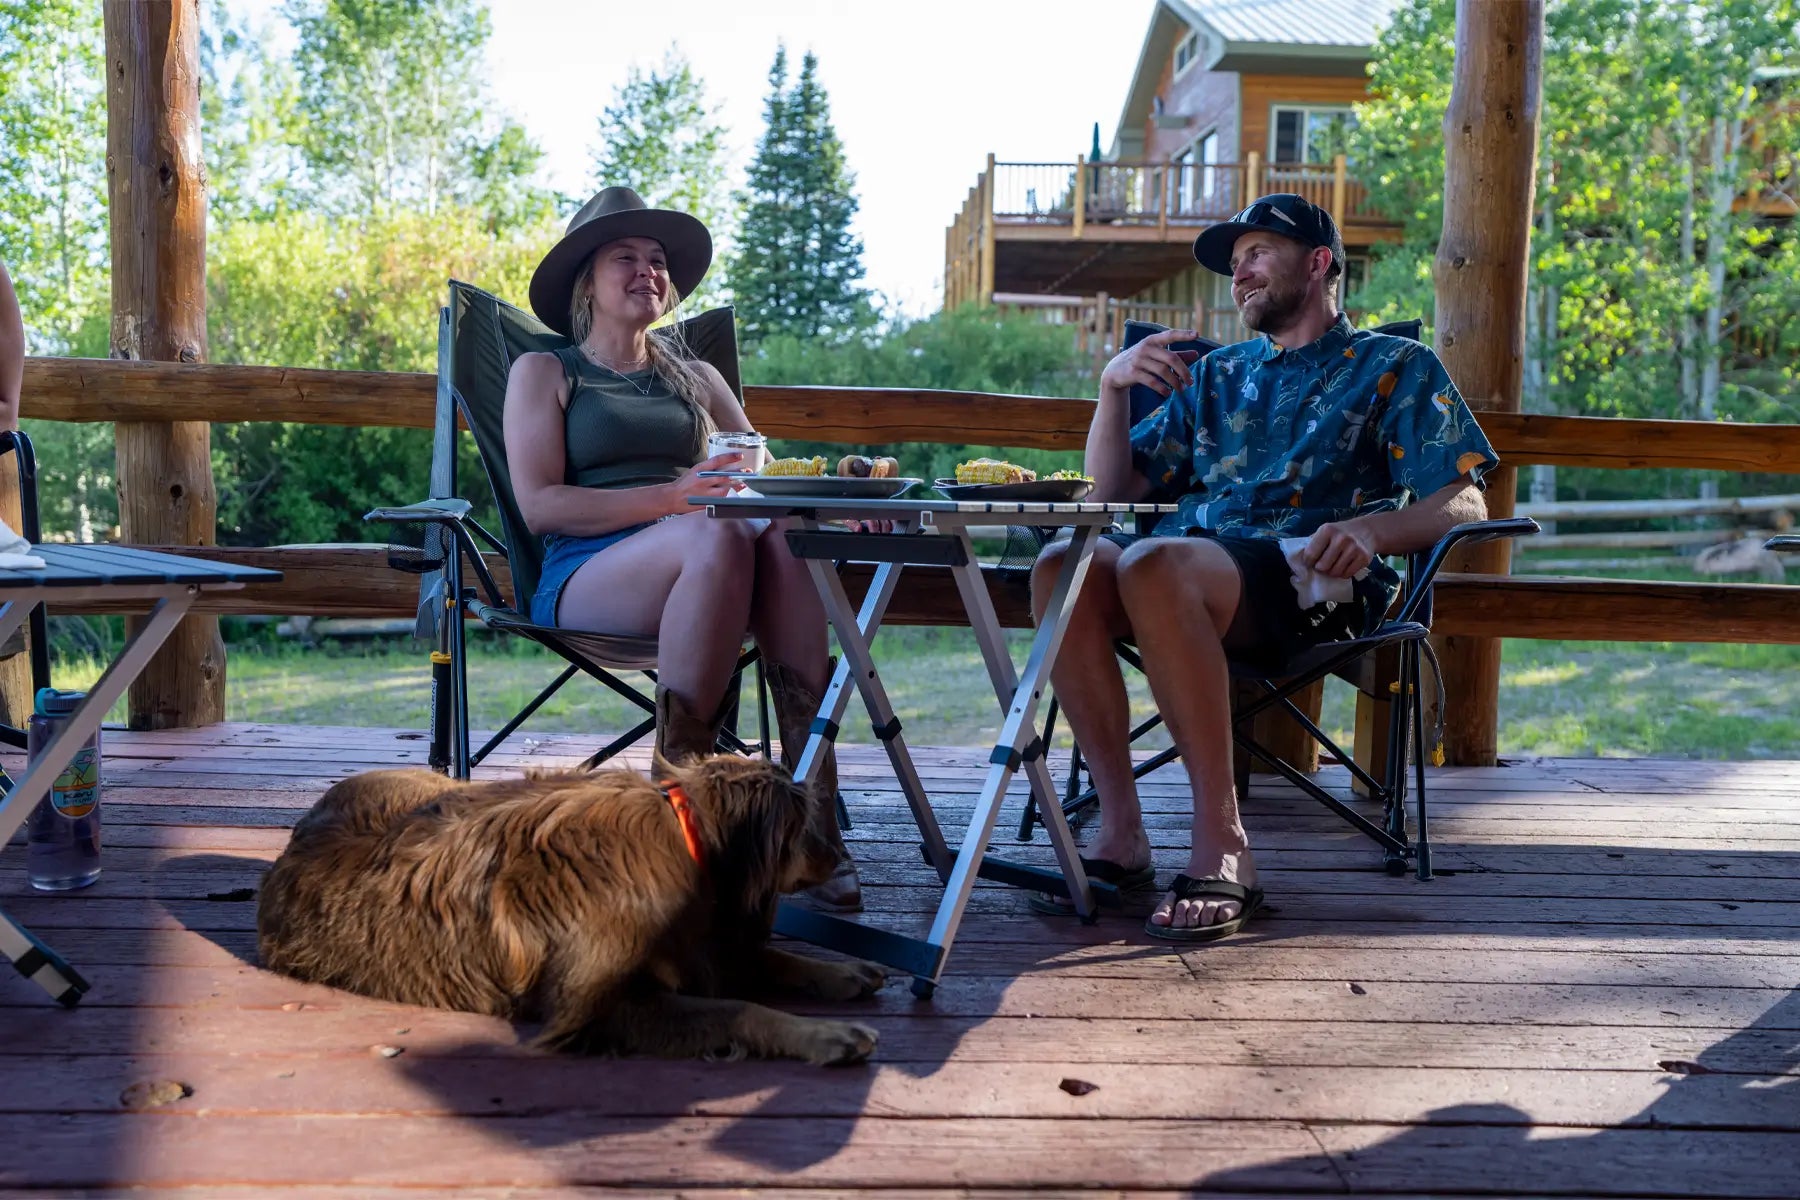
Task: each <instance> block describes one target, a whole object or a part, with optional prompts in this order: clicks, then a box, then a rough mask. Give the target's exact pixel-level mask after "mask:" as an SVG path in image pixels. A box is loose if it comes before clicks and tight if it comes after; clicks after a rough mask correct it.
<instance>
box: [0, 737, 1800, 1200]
mask: <svg viewBox="0 0 1800 1200" xmlns="http://www.w3.org/2000/svg"><path fill="white" fill-rule="evenodd" d="M107 737H108V740H107V746H106V766H107V786H108V809H107V826H106V843H107V848H106V873H105V876H104V877H103V879H102V880H101V882H100V883H99V884H97V885H96V886H95V887H94V888H92V889H90V890H89V891H88V892H86V893H85V894H78V895H72V896H59V897H39V896H34V895H27V894H25V891H26V889H25V885H24V881H23V871H22V870H21V865H22V864H21V858H22V856H21V854H20V851H19V849H18V848H17V847H15V848H13V849H10V850H8V851H7V852H6V855H5V857H4V859H0V867H3V869H0V897H3V898H4V899H3V903H4V905H5V907H6V908H7V910H8V911H9V912H11V913H12V914H13V915H14V916H16V917H18V918H19V919H20V920H22V921H23V922H24V923H25V924H26V925H27V926H29V927H31V928H33V929H34V930H35V931H37V932H38V933H40V934H42V935H44V936H45V938H46V940H48V941H49V942H50V943H51V944H52V945H54V946H55V947H56V948H57V949H58V950H60V951H62V952H63V953H64V954H66V955H67V956H68V957H69V958H70V959H71V960H72V961H73V962H74V963H75V964H76V965H77V966H78V967H79V968H80V969H81V970H82V971H83V972H84V973H85V974H86V975H87V976H88V977H89V978H90V979H91V980H92V982H93V985H94V987H93V991H92V992H91V993H90V994H89V995H88V997H87V999H86V1001H85V1002H84V1003H83V1005H82V1006H81V1007H80V1008H79V1009H77V1010H74V1011H67V1012H65V1011H62V1010H59V1009H56V1008H54V1007H53V1006H51V1005H50V1004H49V1003H48V1002H47V1001H46V999H45V998H44V996H43V995H42V994H41V993H39V992H38V991H37V990H36V989H35V988H33V987H32V986H31V985H30V984H28V983H26V982H25V981H24V980H22V979H19V978H18V977H17V976H15V975H13V974H12V973H11V972H6V973H5V974H4V976H3V977H0V1145H4V1146H5V1147H6V1152H5V1154H4V1155H0V1192H10V1194H15V1195H27V1194H28V1195H33V1196H39V1195H46V1194H51V1193H55V1194H65V1193H67V1192H70V1191H84V1192H85V1191H86V1190H89V1189H91V1190H94V1191H104V1192H108V1193H110V1192H111V1191H114V1190H120V1191H122V1190H124V1189H128V1188H155V1189H163V1190H176V1191H177V1194H181V1195H190V1194H191V1195H195V1196H201V1195H204V1196H225V1195H232V1196H241V1195H246V1194H258V1195H261V1194H278V1195H301V1194H304V1195H307V1196H343V1197H351V1196H355V1197H375V1196H389V1195H393V1196H398V1195H405V1196H419V1195H424V1194H430V1193H435V1192H440V1191H443V1192H448V1191H451V1190H458V1191H459V1194H466V1195H481V1196H487V1195H501V1194H504V1195H508V1196H537V1195H545V1194H549V1193H551V1192H567V1191H574V1190H576V1189H583V1188H595V1189H599V1188H605V1189H611V1190H616V1191H619V1192H626V1191H637V1192H638V1193H640V1194H644V1195H668V1194H670V1193H671V1192H673V1191H675V1190H676V1189H685V1190H692V1191H695V1192H698V1191H702V1190H705V1191H708V1193H709V1194H718V1193H717V1192H715V1191H712V1189H738V1190H759V1189H771V1190H775V1189H779V1190H782V1191H784V1192H805V1191H807V1190H809V1189H816V1190H817V1193H818V1194H830V1195H841V1194H844V1193H846V1192H852V1191H856V1190H858V1189H868V1190H869V1191H871V1192H874V1191H876V1190H883V1191H886V1192H888V1194H890V1195H891V1194H894V1191H895V1190H898V1189H916V1190H919V1191H925V1190H935V1189H947V1188H954V1189H968V1190H973V1191H978V1192H979V1191H985V1190H990V1189H991V1190H994V1191H996V1192H1001V1191H1010V1190H1014V1189H1019V1188H1023V1187H1027V1186H1038V1187H1046V1188H1057V1189H1100V1190H1102V1191H1104V1192H1108V1193H1110V1194H1117V1193H1118V1192H1119V1191H1129V1192H1134V1193H1135V1192H1190V1191H1193V1190H1206V1191H1220V1192H1240V1193H1250V1192H1259V1193H1277V1194H1296V1193H1312V1192H1325V1193H1330V1192H1338V1193H1342V1192H1351V1193H1370V1194H1374V1193H1383V1194H1388V1193H1397V1192H1398V1193H1430V1194H1435V1195H1460V1194H1472V1193H1488V1194H1493V1193H1500V1194H1507V1195H1522V1194H1552V1193H1555V1194H1569V1193H1580V1194H1608V1195H1612V1194H1618V1195H1640V1194H1656V1195H1704V1196H1775V1195H1793V1194H1794V1190H1795V1186H1796V1184H1795V1179H1796V1176H1795V1174H1794V1171H1795V1163H1797V1162H1800V764H1794V763H1770V762H1761V763H1754V764H1750V763H1736V764H1711V763H1681V762H1647V761H1619V760H1600V761H1595V760H1560V761H1534V762H1524V763H1516V764H1513V765H1510V766H1506V767H1502V768H1498V769H1493V770H1474V769H1446V770H1440V771H1437V772H1435V773H1434V776H1435V777H1434V786H1435V788H1436V791H1435V795H1436V799H1437V802H1436V804H1435V806H1434V811H1435V813H1436V817H1437V819H1436V821H1435V823H1434V834H1435V838H1436V840H1437V841H1438V844H1439V847H1440V848H1439V850H1438V854H1437V863H1438V866H1439V872H1440V877H1439V878H1438V879H1436V880H1435V881H1433V882H1431V883H1427V884H1421V883H1417V882H1415V881H1413V880H1412V879H1410V878H1407V879H1393V878H1389V877H1388V876H1386V875H1384V874H1381V873H1379V872H1378V871H1376V870H1373V869H1372V868H1374V867H1375V866H1376V856H1375V854H1374V853H1373V851H1372V850H1371V849H1370V848H1368V847H1367V846H1366V845H1365V844H1363V843H1361V842H1360V841H1358V840H1357V839H1356V838H1355V837H1353V836H1352V835H1351V834H1350V833H1348V832H1347V831H1346V830H1345V829H1344V827H1343V826H1341V825H1340V824H1339V823H1338V822H1336V820H1335V819H1333V818H1330V817H1329V816H1328V815H1327V814H1325V813H1323V812H1322V811H1320V810H1317V809H1316V808H1315V807H1313V806H1312V805H1310V803H1306V804H1303V803H1302V802H1301V800H1300V799H1299V798H1298V797H1297V796H1296V795H1295V794H1294V793H1292V792H1291V791H1290V790H1289V789H1287V788H1286V787H1285V786H1282V785H1279V784H1276V783H1273V782H1269V781H1266V780H1263V779H1261V778H1260V777H1259V778H1258V781H1257V782H1258V784H1259V785H1260V786H1259V787H1258V788H1257V789H1256V791H1255V794H1254V798H1253V799H1252V801H1251V802H1250V804H1249V806H1248V820H1249V823H1250V825H1251V829H1252V833H1253V836H1254V837H1255V839H1256V841H1257V844H1258V846H1259V848H1260V850H1261V856H1262V857H1261V861H1262V864H1263V868H1264V881H1265V884H1266V885H1267V887H1268V890H1269V893H1270V897H1271V900H1272V902H1273V903H1274V904H1275V905H1276V906H1277V908H1278V910H1279V911H1277V912H1275V913H1273V914H1271V915H1270V916H1268V917H1267V918H1266V919H1264V920H1261V921H1260V922H1258V923H1256V924H1254V925H1252V926H1251V928H1250V930H1249V931H1247V932H1246V934H1245V935H1243V936H1240V937H1237V938H1234V939H1232V940H1230V941H1228V942H1225V943H1223V944H1219V945H1216V946H1212V947H1209V948H1201V949H1197V950H1194V951H1190V952H1187V953H1175V952H1174V951H1172V950H1171V949H1169V948H1167V947H1165V946H1163V945H1160V944H1153V943H1151V942H1150V941H1149V939H1146V938H1144V937H1143V936H1142V935H1141V934H1140V933H1139V932H1138V931H1137V926H1136V923H1135V922H1132V921H1128V920H1125V919H1122V918H1109V919H1107V920H1105V921H1103V922H1102V923H1101V925H1100V926H1098V927H1097V928H1091V929H1090V928H1085V927H1083V926H1081V925H1079V924H1078V923H1075V922H1073V921H1057V920H1052V919H1048V918H1042V917H1038V916H1034V915H1031V914H1030V913H1029V912H1028V911H1027V910H1026V909H1025V908H1024V906H1023V904H1022V903H1021V901H1020V899H1019V897H1018V896H1017V895H1015V894H1013V893H1010V892H1008V891H1006V890H1003V889H1000V888H998V887H991V886H988V885H982V889H981V890H980V891H979V892H978V893H977V896H976V899H975V902H974V903H973V904H972V905H971V914H970V916H969V918H968V919H967V921H966V922H965V923H964V926H963V933H962V936H961V939H960V940H959V942H958V944H957V946H956V948H955V950H954V951H953V954H952V957H951V961H950V968H949V972H948V974H947V976H946V978H945V981H944V984H943V986H942V987H941V988H940V989H939V990H938V993H937V996H936V999H935V1001H934V1002H932V1003H930V1004H924V1005H922V1004H919V1003H917V1002H915V1001H914V1000H913V998H912V997H911V995H910V994H909V993H908V991H907V990H906V988H905V987H904V986H903V985H901V984H895V985H893V986H890V987H889V988H888V989H887V990H886V991H885V992H884V993H883V994H882V995H881V996H880V997H879V998H878V999H877V1000H876V1001H874V1002H873V1003H871V1004H869V1005H867V1006H864V1007H863V1008H861V1009H860V1010H858V1015H859V1016H862V1017H864V1018H865V1019H867V1020H868V1021H869V1022H870V1023H872V1024H873V1025H875V1026H876V1027H878V1028H879V1030H880V1032H881V1037H882V1041H881V1045H880V1048H879V1050H878V1051H877V1056H876V1061H875V1062H874V1064H873V1065H872V1066H870V1067H869V1068H867V1069H852V1070H838V1071H821V1070H817V1069H813V1068H808V1067H804V1066H799V1065H793V1064H762V1063H738V1064H726V1063H690V1062H673V1063H661V1062H642V1061H628V1062H622V1061H578V1060H551V1059H546V1058H542V1057H538V1056H536V1055H535V1054H532V1053H530V1052H528V1051H526V1050H525V1049H523V1048H522V1047H521V1045H520V1042H521V1037H520V1034H519V1032H518V1031H517V1030H515V1029H514V1028H512V1027H511V1026H509V1025H507V1024H505V1023H503V1022H499V1021H495V1020H490V1019H485V1018H478V1017H472V1016H464V1015H459V1014H451V1013H439V1012H433V1011H429V1010H423V1009H412V1008H403V1007H395V1006H391V1005H385V1004H377V1003H373V1002H366V1001H363V1000H359V999H356V998H354V997H350V996H346V995H341V994H338V993H335V992H331V991H328V990H325V989H322V988H315V987H308V986H302V985H298V984H293V983H289V982H287V981H284V980H282V979H280V978H277V977H275V976H272V975H269V974H266V973H264V972H262V971H261V970H259V969H257V967H256V966H255V965H254V944H253V941H254V939H253V932H252V930H253V924H254V911H255V904H254V899H253V893H254V889H255V887H256V885H257V881H258V877H259V875H260V873H261V871H262V870H263V868H264V866H265V864H266V863H267V862H268V861H269V860H270V859H272V858H273V857H274V856H275V855H276V854H277V853H278V852H279V851H280V849H281V846H282V844H283V842H284V841H285V839H286V829H287V826H288V825H290V824H291V823H292V821H293V820H294V819H295V817H296V816H297V815H298V814H299V813H300V812H301V811H302V810H303V809H304V808H305V806H306V805H308V804H309V803H310V802H311V801H312V800H313V799H314V798H315V797H316V796H317V795H318V794H319V792H320V791H321V790H322V789H323V788H324V787H325V786H326V785H327V784H328V783H329V782H330V781H332V780H334V779H337V778H340V777H341V776H342V775H344V774H346V773H349V772H352V771H355V770H359V769H363V768H366V767H370V766H375V765H393V764H401V763H419V762H422V761H423V759H424V755H425V746H424V742H423V741H422V740H421V739H420V738H419V736H418V735H417V734H413V733H404V732H395V731H392V730H361V729H320V728H301V727H268V726H246V725H223V726H215V727H212V728H208V729H203V730H195V731H186V732H180V733H160V734H136V735H133V734H124V733H109V734H108V735H107ZM586 749H587V745H586V743H585V742H578V741H576V740H574V739H570V738H554V739H550V740H546V741H541V742H538V743H535V744H531V745H521V746H520V752H519V753H517V754H514V755H512V756H511V757H509V758H506V759H505V761H504V762H499V763H496V764H495V766H496V768H497V769H499V770H516V769H519V768H521V767H523V766H525V765H528V764H535V765H552V764H555V763H558V762H564V761H570V762H572V761H574V760H575V759H576V758H577V757H578V756H579V755H580V754H582V753H585V751H586ZM985 757H986V756H985V752H984V751H976V750H967V749H963V750H958V749H944V750H934V751H927V752H921V753H920V755H919V758H920V761H921V765H922V768H923V770H924V772H925V776H926V780H927V783H928V785H929V786H934V787H937V788H939V789H941V792H940V797H939V798H940V800H941V801H942V807H943V809H944V810H945V812H946V814H948V813H949V812H950V811H951V810H953V809H954V808H955V807H956V805H957V804H958V803H959V801H962V800H966V798H967V795H968V792H969V790H970V789H971V787H972V784H971V780H972V779H974V778H976V776H977V769H978V766H979V765H980V764H981V763H983V762H984V761H985ZM1058 765H1059V768H1060V764H1058ZM1326 776H1327V778H1330V777H1331V770H1330V769H1328V770H1327V772H1326ZM845 786H846V790H847V792H848V793H849V797H850V804H851V808H852V812H853V815H854V818H855V821H856V828H855V830H854V832H853V833H852V834H851V837H852V839H853V841H854V844H855V848H856V850H857V852H858V854H859V856H860V857H861V859H862V860H863V861H864V863H865V864H866V867H865V879H866V881H867V883H868V885H869V886H868V892H869V894H870V908H871V911H872V913H873V914H874V915H873V916H872V917H871V919H872V920H877V921H881V922H885V923H892V924H894V925H896V926H900V927H908V928H916V927H917V926H919V925H920V924H921V923H922V922H923V921H924V920H925V915H924V914H925V913H926V912H927V910H928V909H929V907H930V905H931V903H932V902H933V900H934V898H935V897H934V893H933V891H932V890H931V889H930V888H929V886H928V885H929V884H930V882H931V880H930V879H929V878H928V876H927V874H926V871H925V868H924V867H923V866H922V865H921V863H920V861H919V855H918V850H917V845H916V838H915V837H914V836H913V832H912V829H911V826H910V824H909V823H908V821H907V818H906V815H905V809H904V805H903V804H902V803H901V801H900V799H899V797H898V794H897V793H896V792H895V791H893V790H892V781H891V779H890V778H889V777H888V775H887V774H886V767H885V765H884V763H883V762H882V761H881V760H880V759H879V758H878V756H877V753H876V752H875V751H874V750H873V749H871V748H862V747H857V748H850V749H848V750H847V751H846V753H845ZM1183 797H1184V787H1183V784H1182V780H1181V777H1180V776H1179V773H1178V768H1171V769H1169V770H1166V771H1164V772H1162V773H1160V774H1158V775H1156V776H1152V777H1151V779H1150V781H1149V782H1148V783H1147V785H1146V804H1147V807H1149V808H1150V809H1151V811H1152V812H1153V814H1154V815H1153V817H1152V821H1153V823H1154V826H1155V829H1154V833H1155V838H1156V842H1157V847H1158V856H1159V859H1160V860H1161V863H1162V865H1163V867H1164V868H1165V874H1166V873H1167V872H1168V871H1170V870H1173V869H1174V868H1175V867H1176V866H1178V865H1179V857H1178V849H1177V848H1178V846H1179V844H1180V842H1181V840H1182V837H1183V833H1184V826H1185V817H1184V816H1183V815H1182V809H1183V808H1184V805H1185V800H1184V798H1183ZM1005 827H1006V825H1005V822H1004V818H1003V828H1005ZM1002 836H1003V837H1005V836H1007V835H1005V834H1003V835H1002ZM1035 852H1036V853H1040V854H1043V853H1047V852H1046V851H1045V850H1044V849H1043V839H1042V838H1041V836H1040V838H1039V842H1038V847H1037V849H1036V851H1035ZM161 1082H172V1083H175V1084H179V1085H185V1087H186V1088H187V1089H190V1090H191V1094H189V1095H186V1096H185V1097H181V1096H180V1092H181V1088H179V1087H175V1088H167V1089H164V1090H163V1091H162V1093H161V1094H162V1096H163V1097H165V1098H172V1099H170V1102H168V1103H164V1104H160V1105H155V1106H152V1107H148V1108H142V1109H137V1110H128V1109H127V1106H126V1102H123V1101H122V1099H121V1098H122V1096H130V1097H132V1098H133V1099H137V1098H141V1097H142V1096H143V1095H144V1094H145V1093H147V1092H153V1091H154V1089H152V1088H148V1087H139V1086H138V1085H151V1084H157V1083H161ZM1087 1085H1093V1086H1092V1087H1091V1089H1090V1088H1089V1087H1088V1086H1087ZM175 1097H179V1098H175ZM348 1117H354V1118H356V1119H354V1120H347V1119H345V1118H348ZM278 1189H282V1190H278ZM1090 1194H1091V1193H1090Z"/></svg>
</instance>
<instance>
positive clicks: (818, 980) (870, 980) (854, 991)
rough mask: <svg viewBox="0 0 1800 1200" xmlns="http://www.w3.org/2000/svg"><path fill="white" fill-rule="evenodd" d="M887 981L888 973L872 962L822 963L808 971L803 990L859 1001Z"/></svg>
mask: <svg viewBox="0 0 1800 1200" xmlns="http://www.w3.org/2000/svg"><path fill="white" fill-rule="evenodd" d="M886 982H887V973H886V972H884V971H883V970H882V969H881V968H880V967H877V966H875V965H874V964H873V963H866V962H859V961H856V960H852V961H850V962H822V963H819V964H818V965H817V967H816V968H814V969H813V970H812V971H811V972H810V973H809V975H808V978H807V980H806V987H805V990H806V991H807V992H810V993H811V994H812V995H813V996H814V997H816V998H817V999H820V1000H861V999H863V998H864V997H865V996H873V995H874V994H875V993H876V992H878V991H880V990H881V987H882V985H883V984H885V983H886Z"/></svg>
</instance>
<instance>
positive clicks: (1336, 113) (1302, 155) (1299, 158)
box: [1269, 104, 1356, 164]
mask: <svg viewBox="0 0 1800 1200" xmlns="http://www.w3.org/2000/svg"><path fill="white" fill-rule="evenodd" d="M1273 116H1274V120H1273V121H1271V122H1270V126H1269V161H1270V162H1273V163H1308V164H1322V163H1328V162H1330V161H1331V160H1332V159H1333V158H1335V157H1336V156H1337V155H1339V154H1342V153H1344V152H1345V151H1346V150H1347V149H1348V148H1349V137H1348V135H1349V132H1350V130H1351V129H1353V128H1355V126H1356V113H1355V112H1354V111H1353V110H1351V109H1349V108H1345V107H1338V108H1312V107H1302V106H1299V105H1286V104H1283V105H1277V106H1276V108H1275V110H1274V113H1273Z"/></svg>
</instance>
